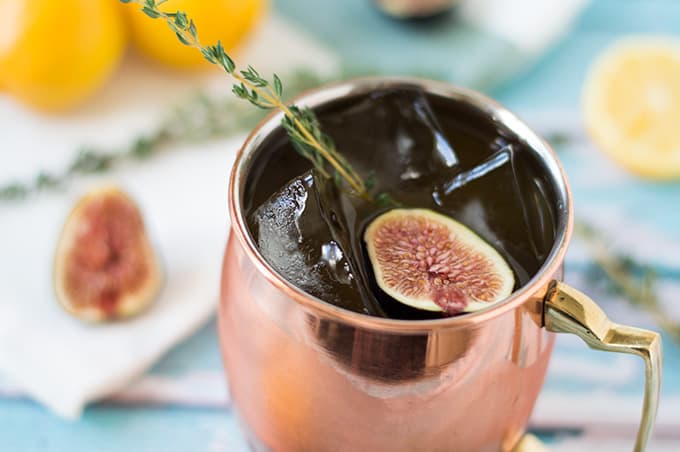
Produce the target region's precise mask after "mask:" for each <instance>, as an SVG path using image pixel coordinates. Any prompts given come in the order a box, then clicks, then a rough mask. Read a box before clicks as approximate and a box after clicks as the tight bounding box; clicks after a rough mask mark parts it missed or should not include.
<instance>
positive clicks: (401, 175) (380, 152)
mask: <svg viewBox="0 0 680 452" xmlns="http://www.w3.org/2000/svg"><path fill="white" fill-rule="evenodd" d="M323 126H324V130H326V131H327V132H328V133H329V134H330V135H331V136H333V137H334V138H335V141H336V145H337V148H338V149H339V150H341V151H342V152H345V153H350V154H351V153H353V150H354V149H367V148H369V149H373V152H370V153H363V154H362V155H360V156H357V157H359V158H355V159H352V161H353V164H354V166H355V168H356V169H357V170H359V172H361V173H362V174H369V173H371V172H373V171H376V172H377V173H379V174H380V177H379V178H378V181H377V182H378V183H379V184H380V187H382V188H389V189H390V190H396V189H399V188H402V189H408V187H411V186H413V184H416V185H417V186H423V185H426V184H428V183H429V182H430V181H431V175H432V174H433V173H434V172H438V171H441V169H442V168H455V167H456V166H457V165H458V164H459V159H458V156H457V154H456V152H455V150H454V147H453V146H452V145H451V143H450V142H449V140H448V139H447V137H446V136H445V135H444V133H443V132H442V131H441V127H440V125H439V123H438V121H437V118H436V116H435V114H434V113H433V110H432V108H431V106H430V103H429V101H428V100H427V98H426V97H425V95H424V94H423V93H422V92H421V91H420V90H417V89H409V90H390V89H386V90H381V91H377V92H376V93H374V94H373V95H372V96H370V97H368V98H366V99H365V100H363V101H360V102H358V103H357V104H354V105H352V106H351V107H350V108H347V109H346V110H344V111H342V112H340V113H336V114H334V115H333V116H332V117H330V118H326V119H325V120H324V121H323ZM346 130H352V133H343V131H346ZM385 156H390V162H385Z"/></svg>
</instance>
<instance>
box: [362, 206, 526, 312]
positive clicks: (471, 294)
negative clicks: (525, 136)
mask: <svg viewBox="0 0 680 452" xmlns="http://www.w3.org/2000/svg"><path fill="white" fill-rule="evenodd" d="M364 241H365V243H366V247H367V251H368V256H369V259H370V261H371V265H372V267H373V271H374V274H375V278H376V282H377V283H378V286H379V287H380V288H381V289H382V290H383V291H384V292H385V293H386V294H387V295H389V296H391V297H392V298H394V299H395V300H397V301H399V302H401V303H403V304H406V305H408V306H411V307H414V308H417V309H423V310H427V311H439V312H444V313H446V314H449V315H454V314H458V313H462V312H473V311H477V310H480V309H483V308H486V307H489V306H490V305H492V304H493V303H497V302H499V301H501V300H504V299H505V298H507V297H508V296H509V295H510V294H511V293H512V290H513V287H514V285H515V278H514V275H513V272H512V270H511V269H510V266H509V265H508V264H507V262H506V261H505V260H504V259H503V257H502V256H501V255H500V254H499V253H498V252H497V251H496V250H495V249H494V248H493V247H492V246H491V245H489V244H488V243H487V242H486V241H484V240H483V239H482V238H481V237H479V236H478V235H477V234H475V233H474V232H473V231H471V230H470V229H469V228H467V227H466V226H464V225H463V224H461V223H459V222H457V221H455V220H454V219H452V218H450V217H447V216H444V215H442V214H439V213H436V212H434V211H432V210H428V209H393V210H390V211H388V212H387V213H384V214H382V215H380V216H378V217H377V218H375V219H374V220H373V221H372V222H371V224H369V226H368V228H367V229H366V231H365V233H364Z"/></svg>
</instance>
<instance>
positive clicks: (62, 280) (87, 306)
mask: <svg viewBox="0 0 680 452" xmlns="http://www.w3.org/2000/svg"><path fill="white" fill-rule="evenodd" d="M161 281H162V274H161V268H160V265H159V262H158V259H157V258H156V254H155V253H154V251H153V248H152V247H151V243H150V242H149V238H148V236H147V233H146V230H145V228H144V221H143V219H142V214H141V212H140V210H139V208H138V207H137V205H136V204H135V202H134V201H133V200H132V198H130V197H129V196H128V195H127V194H126V193H125V192H123V191H122V190H120V189H119V188H117V187H112V186H107V187H102V188H98V189H95V190H93V191H91V192H89V193H87V194H86V195H85V196H83V197H82V198H81V199H80V200H79V201H78V203H77V204H76V206H75V207H74V208H73V211H72V212H71V214H70V215H69V217H68V218H67V220H66V224H65V225H64V229H63V231H62V233H61V237H60V238H59V243H58V244H57V251H56V256H55V263H54V287H55V291H56V295H57V300H58V301H59V303H60V304H61V305H62V306H63V307H64V308H65V309H66V310H67V311H68V312H70V313H71V314H73V315H74V316H76V317H78V318H80V319H83V320H87V321H91V322H103V321H107V320H114V319H121V318H126V317H130V316H132V315H135V314H137V313H139V312H141V311H142V310H143V309H145V308H146V307H148V306H149V305H150V304H151V303H152V302H153V301H154V299H155V298H156V296H157V295H158V291H159V289H160V287H161Z"/></svg>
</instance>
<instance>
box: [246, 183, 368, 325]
mask: <svg viewBox="0 0 680 452" xmlns="http://www.w3.org/2000/svg"><path fill="white" fill-rule="evenodd" d="M326 184H328V185H327V186H326ZM329 191H335V188H334V187H333V185H332V182H326V181H324V180H321V179H318V178H316V177H315V176H314V175H313V174H312V171H308V172H306V173H305V174H303V175H301V176H300V177H297V178H295V179H293V180H291V181H290V182H289V183H288V184H286V185H285V186H284V187H283V188H281V189H280V190H279V191H278V192H276V193H274V194H273V195H272V196H271V197H270V198H269V199H268V200H267V201H265V202H264V203H263V204H262V205H261V206H260V207H258V208H257V209H256V210H255V211H254V212H253V213H252V215H251V217H250V218H249V224H250V228H251V233H252V235H253V238H254V239H255V241H256V242H257V246H258V248H259V250H260V253H262V256H263V257H264V258H265V259H266V260H267V262H269V264H270V265H271V266H272V267H273V268H274V269H275V270H276V271H277V272H278V273H280V274H281V275H282V276H283V277H284V278H286V279H287V280H288V281H289V282H291V283H293V284H295V285H296V286H298V287H299V288H301V289H302V290H304V291H305V292H308V293H310V294H312V295H314V296H316V297H318V298H321V299H323V300H324V301H327V302H329V303H333V304H336V305H339V306H344V307H347V308H348V309H353V310H358V311H360V312H361V311H364V310H365V309H364V307H363V304H362V303H361V301H360V300H358V299H357V298H356V297H348V296H346V295H347V293H348V289H350V288H351V289H352V290H353V291H355V292H356V291H357V289H356V281H355V276H354V273H353V270H352V265H351V263H350V261H349V260H348V258H347V254H346V253H345V251H344V250H343V246H347V245H346V244H347V243H348V239H347V238H346V237H343V230H346V228H345V226H344V225H343V222H342V217H341V215H339V214H338V212H336V211H335V210H334V209H333V207H334V204H335V203H334V202H333V201H332V200H329V199H328V197H329V196H330V193H325V192H329ZM321 197H324V198H325V199H324V200H323V201H322V200H321V199H320V198H321ZM343 286H344V287H343Z"/></svg>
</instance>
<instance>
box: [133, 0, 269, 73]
mask: <svg viewBox="0 0 680 452" xmlns="http://www.w3.org/2000/svg"><path fill="white" fill-rule="evenodd" d="M129 6H130V7H128V8H126V11H127V13H128V15H129V19H130V20H129V23H130V28H131V30H132V39H133V42H134V44H135V45H136V46H137V48H138V49H139V50H141V51H142V53H144V54H146V55H148V56H150V57H152V58H154V59H155V60H157V61H160V62H161V63H165V64H168V65H170V66H174V67H176V68H184V69H186V68H200V67H206V66H207V65H208V64H209V63H208V62H207V61H205V59H204V58H203V56H202V55H201V53H200V52H198V51H197V50H196V49H192V48H189V47H186V46H184V45H182V44H181V43H180V42H179V41H178V40H177V37H176V36H175V33H173V32H172V31H171V30H170V29H169V28H168V26H167V24H165V23H164V22H163V21H161V20H151V19H150V18H149V17H147V16H146V15H145V14H144V13H142V12H141V11H140V9H139V7H138V6H136V5H129ZM265 7H266V0H168V1H167V2H165V3H163V6H162V7H161V9H162V10H163V11H166V12H175V11H178V10H179V11H184V12H185V13H187V17H189V18H190V19H193V20H194V23H195V24H196V29H197V30H198V35H199V38H200V39H201V43H203V44H204V45H208V44H210V45H212V44H214V43H216V42H217V41H218V40H220V41H222V45H223V46H224V48H225V49H226V50H227V51H230V50H233V49H234V47H235V46H236V45H237V44H238V43H239V42H240V41H241V40H242V39H243V38H244V37H245V35H246V34H247V33H248V32H249V31H250V30H251V29H252V28H253V27H254V25H255V24H256V23H257V20H258V19H259V18H260V17H261V16H262V14H263V12H264V10H265Z"/></svg>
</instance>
